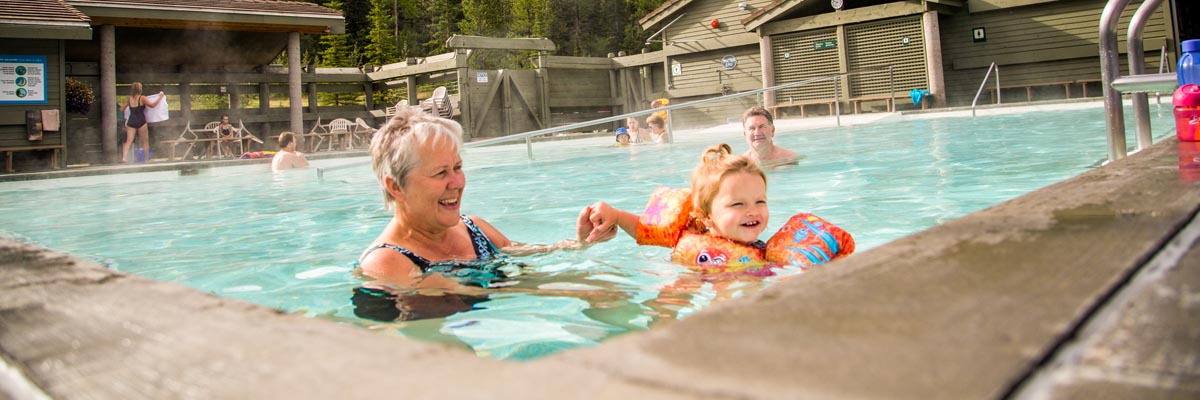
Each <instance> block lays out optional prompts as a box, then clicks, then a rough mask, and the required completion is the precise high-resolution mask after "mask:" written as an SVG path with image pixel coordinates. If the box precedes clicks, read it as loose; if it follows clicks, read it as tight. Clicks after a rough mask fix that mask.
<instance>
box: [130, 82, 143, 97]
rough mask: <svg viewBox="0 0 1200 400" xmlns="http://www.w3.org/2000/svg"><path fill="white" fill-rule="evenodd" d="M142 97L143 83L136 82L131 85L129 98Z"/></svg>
mask: <svg viewBox="0 0 1200 400" xmlns="http://www.w3.org/2000/svg"><path fill="white" fill-rule="evenodd" d="M141 95H142V83H141V82H134V83H133V84H132V85H129V97H137V96H141Z"/></svg>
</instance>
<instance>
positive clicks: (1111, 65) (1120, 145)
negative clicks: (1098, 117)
mask: <svg viewBox="0 0 1200 400" xmlns="http://www.w3.org/2000/svg"><path fill="white" fill-rule="evenodd" d="M1128 4H1129V0H1109V1H1108V4H1107V5H1105V6H1104V12H1102V13H1101V14H1100V89H1101V90H1102V91H1103V92H1104V114H1105V118H1104V124H1105V127H1106V128H1108V161H1109V162H1113V161H1116V160H1119V159H1122V158H1125V155H1126V153H1127V151H1126V148H1125V111H1124V110H1123V109H1122V107H1123V105H1122V104H1121V92H1119V91H1117V90H1116V89H1114V88H1113V87H1112V82H1113V80H1116V79H1117V78H1119V77H1120V76H1121V66H1120V64H1119V61H1118V60H1119V59H1120V54H1119V53H1118V52H1117V23H1118V22H1120V19H1121V11H1122V10H1124V9H1125V6H1126V5H1128Z"/></svg>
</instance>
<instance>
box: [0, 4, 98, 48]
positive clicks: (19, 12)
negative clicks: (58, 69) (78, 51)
mask: <svg viewBox="0 0 1200 400" xmlns="http://www.w3.org/2000/svg"><path fill="white" fill-rule="evenodd" d="M91 36H92V22H91V20H90V19H89V18H88V16H87V15H84V14H83V13H81V12H79V10H77V9H75V8H74V7H71V6H70V5H68V4H67V3H66V2H65V1H63V0H0V37H2V38H22V39H26V38H28V39H89V38H91Z"/></svg>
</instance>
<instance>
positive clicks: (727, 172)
mask: <svg viewBox="0 0 1200 400" xmlns="http://www.w3.org/2000/svg"><path fill="white" fill-rule="evenodd" d="M585 212H588V213H589V219H590V221H591V222H592V224H593V226H594V227H595V228H594V229H593V230H592V233H591V235H589V237H588V238H587V240H588V241H589V242H590V241H592V240H593V239H594V238H599V237H601V235H602V234H603V233H605V232H608V231H609V230H611V229H613V225H616V226H619V227H620V228H621V230H623V231H625V233H627V234H629V235H630V236H633V237H634V238H635V239H636V240H637V242H638V244H649V245H656V246H664V247H673V248H674V250H673V251H672V252H671V260H672V261H673V262H677V263H681V264H685V265H691V266H698V267H701V268H702V269H704V270H715V271H735V270H736V271H743V270H749V271H759V270H764V269H762V268H760V267H763V266H767V265H785V264H786V265H796V266H800V267H810V266H814V265H818V264H823V263H825V262H828V261H830V260H833V259H836V258H839V257H843V256H846V255H849V254H850V253H852V252H853V251H854V239H853V238H852V237H851V236H850V234H848V233H846V232H845V231H843V230H842V229H841V228H838V227H836V226H834V225H833V224H830V223H828V222H826V221H825V220H823V219H821V218H820V217H817V216H815V215H812V214H806V213H801V214H797V215H795V216H793V217H792V218H791V220H789V221H788V223H787V224H785V225H784V227H783V228H782V229H780V230H779V232H777V233H776V234H775V235H773V236H772V237H771V239H770V240H769V241H767V242H763V241H761V240H759V239H758V237H759V235H761V234H762V232H763V231H764V230H766V227H767V223H768V221H769V220H770V211H769V210H768V209H767V177H766V174H764V173H763V171H762V169H761V168H760V167H759V166H758V163H756V162H755V161H754V160H752V159H750V158H749V157H745V156H740V155H734V154H733V153H732V149H731V148H730V147H729V145H727V144H720V145H716V146H712V147H709V148H708V149H706V150H705V151H704V154H703V155H702V156H701V157H700V165H699V166H697V167H696V169H695V170H694V171H693V172H692V182H691V189H690V190H689V189H671V188H666V187H662V188H659V189H658V190H655V192H654V194H653V195H651V199H650V202H649V204H648V205H647V206H646V210H645V211H644V212H643V214H642V215H641V216H637V215H634V214H632V213H629V212H625V211H621V210H618V209H615V208H613V207H611V206H609V205H608V204H606V203H604V202H598V203H596V204H593V205H591V206H588V207H587V208H586V209H585Z"/></svg>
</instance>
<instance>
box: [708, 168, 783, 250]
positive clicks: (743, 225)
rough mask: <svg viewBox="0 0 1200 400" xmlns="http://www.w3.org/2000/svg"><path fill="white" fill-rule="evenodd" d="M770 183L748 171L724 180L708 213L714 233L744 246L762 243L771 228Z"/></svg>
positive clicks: (732, 174) (709, 223)
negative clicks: (762, 237)
mask: <svg viewBox="0 0 1200 400" xmlns="http://www.w3.org/2000/svg"><path fill="white" fill-rule="evenodd" d="M770 217H771V213H770V212H769V211H768V210H767V182H766V181H764V180H763V178H762V177H760V176H758V175H754V174H750V173H746V172H734V173H731V174H729V175H728V176H726V177H725V179H723V180H722V181H721V186H720V188H719V189H717V195H716V196H715V197H713V201H712V210H711V211H710V212H709V214H708V222H707V224H708V228H709V229H711V230H712V231H713V233H715V234H717V235H719V236H722V237H725V238H729V239H733V240H736V241H739V242H743V243H750V242H753V241H755V240H758V236H759V235H760V234H762V232H763V231H764V230H766V229H767V221H768V219H770Z"/></svg>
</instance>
